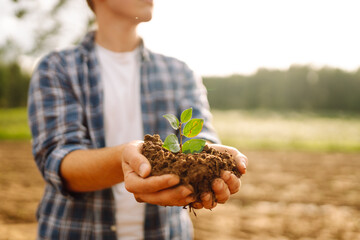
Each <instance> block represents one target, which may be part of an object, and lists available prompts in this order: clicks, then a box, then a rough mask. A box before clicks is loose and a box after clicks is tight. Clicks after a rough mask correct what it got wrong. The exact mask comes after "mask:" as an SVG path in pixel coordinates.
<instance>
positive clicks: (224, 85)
mask: <svg viewBox="0 0 360 240" xmlns="http://www.w3.org/2000/svg"><path fill="white" fill-rule="evenodd" d="M204 84H205V86H206V88H207V90H208V97H209V102H210V106H211V107H212V108H215V109H271V110H309V111H331V110H336V111H339V110H340V111H351V112H358V111H360V68H359V69H358V70H357V71H353V72H348V71H344V70H341V69H336V68H329V67H324V68H322V69H314V68H312V67H311V66H297V65H294V66H291V67H290V68H289V69H287V70H269V69H259V70H258V71H257V72H256V73H255V74H253V75H250V76H245V75H233V76H228V77H204Z"/></svg>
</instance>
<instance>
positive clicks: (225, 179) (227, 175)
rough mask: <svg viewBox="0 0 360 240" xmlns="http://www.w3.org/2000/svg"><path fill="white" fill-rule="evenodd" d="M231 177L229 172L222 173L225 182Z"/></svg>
mask: <svg viewBox="0 0 360 240" xmlns="http://www.w3.org/2000/svg"><path fill="white" fill-rule="evenodd" d="M230 177H231V173H230V172H229V171H226V172H224V174H223V180H224V181H225V182H227V181H228V180H229V179H230Z"/></svg>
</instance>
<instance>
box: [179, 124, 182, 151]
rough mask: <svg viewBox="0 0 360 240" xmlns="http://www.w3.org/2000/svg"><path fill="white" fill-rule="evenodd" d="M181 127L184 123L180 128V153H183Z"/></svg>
mask: <svg viewBox="0 0 360 240" xmlns="http://www.w3.org/2000/svg"><path fill="white" fill-rule="evenodd" d="M181 125H182V122H180V126H179V131H180V152H181V153H182V136H183V134H182V131H181Z"/></svg>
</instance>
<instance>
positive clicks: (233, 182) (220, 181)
mask: <svg viewBox="0 0 360 240" xmlns="http://www.w3.org/2000/svg"><path fill="white" fill-rule="evenodd" d="M209 146H210V147H213V148H214V149H216V150H218V151H220V152H225V151H227V152H228V153H230V154H231V155H232V156H233V157H234V159H235V163H236V166H237V168H238V170H239V172H240V173H241V174H245V173H246V168H247V165H248V159H247V157H246V156H245V155H244V154H242V153H241V152H239V151H238V150H237V149H236V148H233V147H229V146H225V145H219V144H209ZM240 187H241V180H240V178H238V177H236V176H235V175H234V174H233V173H231V172H229V171H223V172H222V173H221V178H217V179H215V180H214V181H213V182H212V190H213V191H214V195H215V196H214V195H213V194H212V193H210V192H207V193H203V194H202V196H201V202H195V203H192V204H191V206H192V207H194V208H195V209H200V208H206V209H212V208H214V207H216V205H217V203H225V202H226V201H227V200H228V199H229V198H230V195H231V194H234V193H237V192H238V191H239V189H240Z"/></svg>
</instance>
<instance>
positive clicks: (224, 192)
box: [212, 178, 230, 203]
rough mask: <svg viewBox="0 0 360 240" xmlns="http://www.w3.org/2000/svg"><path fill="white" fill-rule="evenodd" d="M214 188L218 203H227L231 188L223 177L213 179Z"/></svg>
mask: <svg viewBox="0 0 360 240" xmlns="http://www.w3.org/2000/svg"><path fill="white" fill-rule="evenodd" d="M212 189H213V191H214V193H215V197H216V200H217V202H218V203H225V202H226V201H227V200H228V199H229V197H230V190H229V188H228V186H227V185H226V184H225V182H224V180H222V179H221V178H217V179H215V180H214V181H213V183H212Z"/></svg>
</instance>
